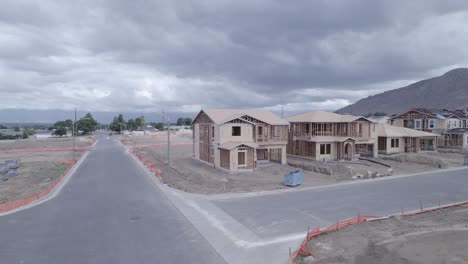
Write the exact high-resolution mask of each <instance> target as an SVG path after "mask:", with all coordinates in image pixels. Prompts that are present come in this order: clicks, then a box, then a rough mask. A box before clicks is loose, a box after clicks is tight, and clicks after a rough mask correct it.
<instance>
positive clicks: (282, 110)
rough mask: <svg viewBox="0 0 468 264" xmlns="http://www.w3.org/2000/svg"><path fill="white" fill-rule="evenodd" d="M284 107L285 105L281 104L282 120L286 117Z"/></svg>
mask: <svg viewBox="0 0 468 264" xmlns="http://www.w3.org/2000/svg"><path fill="white" fill-rule="evenodd" d="M283 106H284V105H283V104H281V118H283V117H284V109H283Z"/></svg>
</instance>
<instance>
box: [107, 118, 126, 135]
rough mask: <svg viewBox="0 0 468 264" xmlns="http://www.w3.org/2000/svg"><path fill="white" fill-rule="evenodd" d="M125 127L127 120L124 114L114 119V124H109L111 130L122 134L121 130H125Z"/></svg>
mask: <svg viewBox="0 0 468 264" xmlns="http://www.w3.org/2000/svg"><path fill="white" fill-rule="evenodd" d="M124 125H125V119H124V118H123V115H122V114H119V115H118V116H116V117H114V119H113V120H112V122H111V123H110V124H109V128H110V130H112V131H115V132H118V133H121V128H123V127H124Z"/></svg>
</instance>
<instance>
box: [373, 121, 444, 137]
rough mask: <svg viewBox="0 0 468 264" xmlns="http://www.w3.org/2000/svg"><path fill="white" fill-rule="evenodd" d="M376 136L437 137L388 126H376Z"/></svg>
mask: <svg viewBox="0 0 468 264" xmlns="http://www.w3.org/2000/svg"><path fill="white" fill-rule="evenodd" d="M376 132H377V136H379V137H415V138H416V137H437V136H439V135H437V134H432V133H428V132H424V131H420V130H415V129H411V128H406V127H398V126H392V125H389V124H377V126H376Z"/></svg>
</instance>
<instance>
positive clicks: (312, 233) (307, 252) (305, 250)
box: [289, 215, 379, 264]
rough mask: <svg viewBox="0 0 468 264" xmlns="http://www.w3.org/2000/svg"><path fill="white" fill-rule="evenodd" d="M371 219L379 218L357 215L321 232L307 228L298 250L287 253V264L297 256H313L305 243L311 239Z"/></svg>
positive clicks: (292, 261)
mask: <svg viewBox="0 0 468 264" xmlns="http://www.w3.org/2000/svg"><path fill="white" fill-rule="evenodd" d="M372 218H379V217H378V216H375V215H358V216H356V217H353V218H349V219H346V220H343V221H337V222H336V223H335V224H333V225H331V226H329V227H328V228H326V229H323V230H321V229H320V227H316V228H314V229H313V230H312V231H309V228H307V233H306V236H305V238H304V240H303V241H302V243H301V245H300V246H299V248H298V249H297V250H295V251H294V252H289V263H291V264H292V263H294V259H295V258H296V257H297V256H298V255H306V256H314V254H313V253H312V252H311V251H310V250H309V249H308V248H307V243H308V242H309V241H310V240H311V239H312V238H314V237H316V236H319V235H321V234H324V233H328V232H331V231H335V230H339V229H341V228H344V227H346V226H349V225H355V224H360V223H362V222H365V221H367V220H368V219H372Z"/></svg>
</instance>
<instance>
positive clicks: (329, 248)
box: [296, 206, 468, 264]
mask: <svg viewBox="0 0 468 264" xmlns="http://www.w3.org/2000/svg"><path fill="white" fill-rule="evenodd" d="M467 238H468V206H459V207H452V208H448V209H442V210H438V211H434V212H429V213H424V214H420V215H413V216H404V217H395V218H390V219H387V220H378V221H371V222H365V223H363V224H359V225H353V226H348V227H345V228H343V229H342V230H339V231H336V232H332V233H329V234H325V235H322V236H320V237H317V238H313V239H312V240H311V241H310V242H309V243H308V244H307V247H308V248H309V249H310V250H311V251H312V252H313V253H314V254H315V255H316V257H317V258H316V259H314V258H313V257H307V258H305V259H303V260H301V261H297V262H296V263H316V264H321V263H327V264H341V263H356V264H358V263H359V264H395V263H405V264H423V263H424V264H426V263H453V264H455V263H468V251H467V250H466V248H467V247H468V240H467Z"/></svg>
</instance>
